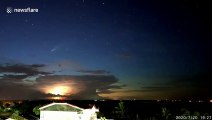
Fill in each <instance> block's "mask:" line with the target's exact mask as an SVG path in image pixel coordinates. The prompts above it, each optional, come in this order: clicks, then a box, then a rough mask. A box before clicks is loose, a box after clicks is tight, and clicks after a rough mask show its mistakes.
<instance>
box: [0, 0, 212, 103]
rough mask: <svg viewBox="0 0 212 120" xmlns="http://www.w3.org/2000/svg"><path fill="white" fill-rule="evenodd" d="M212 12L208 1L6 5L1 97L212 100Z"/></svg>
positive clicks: (2, 9) (7, 1)
mask: <svg viewBox="0 0 212 120" xmlns="http://www.w3.org/2000/svg"><path fill="white" fill-rule="evenodd" d="M7 7H12V8H22V9H25V8H28V7H30V8H36V9H39V11H38V12H32V13H29V12H26V13H15V12H13V13H7V11H6V9H7ZM211 9H212V8H211V5H210V4H209V3H207V2H203V1H200V0H190V1H189V0H176V1H175V0H168V1H160V0H154V1H153V0H148V1H141V0H58V1H55V0H20V1H17V0H1V1H0V99H1V100H3V99H50V98H53V99H77V100H81V99H83V100H84V99H139V100H146V99H211V98H212V94H211V91H212V87H211V85H212V82H211V80H212V79H211V78H212V74H211V73H212V72H211V68H212V63H211V60H212V59H211V57H212V53H211V51H212V50H211V49H212V47H211V46H212V42H211V40H212V29H211V27H212V25H211V21H212V19H211V16H212V12H210V11H212V10H211Z"/></svg>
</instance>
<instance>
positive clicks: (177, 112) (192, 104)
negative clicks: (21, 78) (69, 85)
mask: <svg viewBox="0 0 212 120" xmlns="http://www.w3.org/2000/svg"><path fill="white" fill-rule="evenodd" d="M52 102H67V103H70V104H73V105H76V106H78V107H82V108H91V107H92V106H93V105H95V106H96V107H97V108H99V113H98V118H100V117H105V118H110V119H116V120H119V119H120V120H121V119H123V120H124V119H128V120H174V119H181V120H182V119H185V120H189V119H190V120H194V119H198V120H204V119H205V120H212V103H211V102H209V101H186V100H184V101H182V100H181V101H174V100H172V101H167V100H165V101H144V100H125V101H119V100H117V101H114V100H63V101H61V100H25V101H18V100H17V101H1V106H0V119H5V118H8V117H10V118H11V116H12V118H14V117H17V116H20V118H19V119H20V120H21V119H23V118H26V119H30V120H31V119H32V120H33V119H37V118H39V114H38V113H36V109H34V108H35V107H36V106H37V108H39V107H40V106H43V105H46V104H49V103H52ZM37 110H38V109H37ZM16 115H17V116H16Z"/></svg>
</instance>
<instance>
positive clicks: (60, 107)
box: [39, 103, 84, 111]
mask: <svg viewBox="0 0 212 120" xmlns="http://www.w3.org/2000/svg"><path fill="white" fill-rule="evenodd" d="M39 109H40V110H48V111H72V110H73V111H82V110H84V109H83V108H80V107H77V106H75V105H72V104H68V103H51V104H48V105H45V106H43V107H41V108H39Z"/></svg>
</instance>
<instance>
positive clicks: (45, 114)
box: [39, 103, 99, 120]
mask: <svg viewBox="0 0 212 120" xmlns="http://www.w3.org/2000/svg"><path fill="white" fill-rule="evenodd" d="M39 109H40V120H97V114H96V112H98V111H99V110H98V109H96V108H95V107H94V106H93V107H92V108H90V109H83V108H80V107H77V106H75V105H71V104H68V103H51V104H48V105H46V106H43V107H41V108H39Z"/></svg>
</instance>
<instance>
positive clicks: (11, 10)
mask: <svg viewBox="0 0 212 120" xmlns="http://www.w3.org/2000/svg"><path fill="white" fill-rule="evenodd" d="M6 12H7V13H9V14H10V13H33V12H38V9H37V8H30V7H27V8H12V7H7V8H6Z"/></svg>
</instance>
